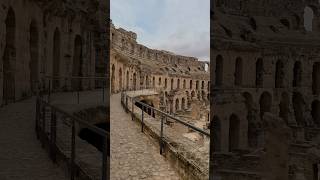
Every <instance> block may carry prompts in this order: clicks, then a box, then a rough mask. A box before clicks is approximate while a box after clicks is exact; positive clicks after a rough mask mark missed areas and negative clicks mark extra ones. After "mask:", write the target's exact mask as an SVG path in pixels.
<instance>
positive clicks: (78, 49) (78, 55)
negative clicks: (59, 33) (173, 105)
mask: <svg viewBox="0 0 320 180" xmlns="http://www.w3.org/2000/svg"><path fill="white" fill-rule="evenodd" d="M82 43H83V41H82V38H81V36H80V35H76V37H75V39H74V51H73V66H72V75H73V76H75V77H76V76H80V77H81V76H83V57H82V46H83V44H82ZM81 84H82V82H81V80H79V79H74V80H73V83H72V87H73V90H76V89H78V88H81V86H82V85H81ZM113 90H114V89H113Z"/></svg>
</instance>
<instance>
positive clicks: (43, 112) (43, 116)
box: [41, 105, 46, 147]
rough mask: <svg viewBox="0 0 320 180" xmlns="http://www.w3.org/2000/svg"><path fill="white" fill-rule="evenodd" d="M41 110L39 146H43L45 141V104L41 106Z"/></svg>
mask: <svg viewBox="0 0 320 180" xmlns="http://www.w3.org/2000/svg"><path fill="white" fill-rule="evenodd" d="M41 111H42V114H41V115H42V117H41V119H42V124H41V126H42V127H41V129H42V130H41V146H42V147H44V141H45V136H46V106H45V105H43V106H42V109H41Z"/></svg>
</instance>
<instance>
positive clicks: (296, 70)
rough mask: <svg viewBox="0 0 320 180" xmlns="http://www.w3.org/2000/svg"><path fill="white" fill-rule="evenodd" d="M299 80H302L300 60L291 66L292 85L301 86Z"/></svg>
mask: <svg viewBox="0 0 320 180" xmlns="http://www.w3.org/2000/svg"><path fill="white" fill-rule="evenodd" d="M301 81H302V65H301V62H300V61H296V62H295V63H294V67H293V81H292V86H293V87H299V86H301Z"/></svg>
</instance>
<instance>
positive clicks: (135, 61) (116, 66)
mask: <svg viewBox="0 0 320 180" xmlns="http://www.w3.org/2000/svg"><path fill="white" fill-rule="evenodd" d="M110 27H111V30H110V39H111V44H110V46H111V50H110V57H111V59H110V91H111V98H110V99H111V101H110V107H111V110H110V113H111V118H110V121H111V126H112V128H111V139H115V141H117V140H118V139H117V137H115V138H113V137H114V136H116V135H113V134H116V133H118V132H117V128H113V127H114V126H113V125H114V124H115V126H117V125H116V124H117V123H119V122H118V121H120V119H121V117H119V116H121V115H119V112H118V111H117V110H115V109H114V108H113V106H116V104H118V102H117V103H116V102H115V101H120V98H121V104H122V106H123V107H124V109H126V111H127V112H130V114H131V116H132V119H133V120H137V121H136V122H137V125H138V126H140V123H141V124H143V125H142V126H143V127H142V128H144V129H143V130H142V132H144V134H145V135H146V136H148V137H150V138H151V139H152V140H151V141H152V142H153V143H155V147H157V149H159V148H160V149H161V142H162V141H164V142H163V143H165V146H164V149H163V152H162V150H160V152H161V154H162V155H164V157H166V161H169V162H170V164H171V165H172V167H171V169H174V170H175V171H176V172H178V173H177V174H178V177H179V176H180V178H182V179H208V175H209V173H208V172H209V136H208V134H209V114H210V113H209V102H210V101H209V99H210V88H209V87H210V79H209V78H210V70H209V66H210V63H209V62H205V61H200V60H198V59H197V58H194V57H186V56H182V55H176V54H174V53H172V52H169V51H167V50H156V49H150V48H148V47H146V46H144V45H142V44H139V43H137V38H138V37H137V34H136V33H134V32H132V31H127V30H125V29H122V28H121V27H120V28H116V27H115V26H114V25H113V23H111V25H110ZM142 36H143V34H142ZM140 102H141V103H143V104H140ZM159 111H161V113H160V112H159ZM116 115H118V116H116ZM129 117H130V116H129ZM171 117H173V118H171ZM142 118H143V120H141V119H142ZM163 118H164V119H163ZM174 118H178V119H179V120H181V121H182V123H183V122H185V123H188V124H190V125H191V126H193V127H196V128H199V129H201V130H203V131H204V132H206V134H207V135H204V134H201V133H199V132H197V131H196V130H193V129H192V128H190V127H187V126H185V125H183V124H181V123H179V122H177V121H175V119H174ZM130 120H131V118H130V119H129V121H130ZM162 120H164V121H165V122H164V123H163V129H164V130H163V132H164V134H163V137H162V136H161V132H162V126H161V124H162ZM127 121H128V120H127ZM119 125H120V124H119ZM137 125H136V126H137ZM120 126H121V125H120ZM117 127H118V126H117ZM128 131H130V130H128ZM139 131H140V130H139ZM159 140H160V145H159V144H158V141H159ZM114 144H115V145H114ZM114 144H113V143H112V141H111V154H112V153H113V151H112V149H113V147H118V146H120V147H122V146H123V147H124V146H125V145H123V144H119V143H118V142H115V143H114ZM159 146H160V147H159ZM118 149H119V148H118ZM143 151H148V149H144V150H143ZM157 153H159V152H157ZM133 156H134V155H133ZM117 161H120V162H121V159H115V160H114V161H113V160H112V157H111V178H112V177H114V178H117V177H118V176H116V175H115V176H113V175H112V172H114V171H115V170H114V169H122V168H123V167H121V166H117ZM132 163H134V162H132ZM127 164H128V166H130V162H129V163H127ZM130 167H131V169H132V170H136V167H132V166H130ZM155 167H156V168H157V167H158V166H157V165H155ZM137 171H138V172H139V170H137ZM138 174H139V173H138ZM163 174H166V172H163ZM119 176H120V175H119ZM164 177H165V178H168V179H175V177H173V176H171V177H168V176H164ZM180 178H179V179H180Z"/></svg>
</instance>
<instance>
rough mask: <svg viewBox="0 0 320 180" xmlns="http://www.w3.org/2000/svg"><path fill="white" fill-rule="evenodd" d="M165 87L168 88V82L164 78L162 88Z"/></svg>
mask: <svg viewBox="0 0 320 180" xmlns="http://www.w3.org/2000/svg"><path fill="white" fill-rule="evenodd" d="M167 86H168V80H167V78H165V79H164V88H166V89H167Z"/></svg>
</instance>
